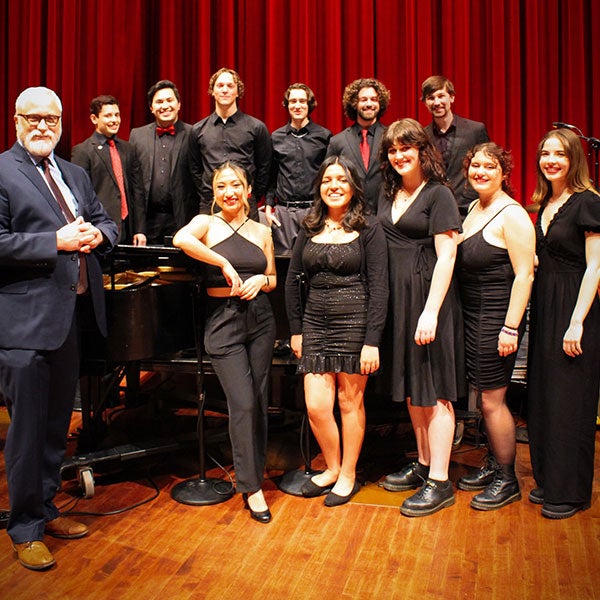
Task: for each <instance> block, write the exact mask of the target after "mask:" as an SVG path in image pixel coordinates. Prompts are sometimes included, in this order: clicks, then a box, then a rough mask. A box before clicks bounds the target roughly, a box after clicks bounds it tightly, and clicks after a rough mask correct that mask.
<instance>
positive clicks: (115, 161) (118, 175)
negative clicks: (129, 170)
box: [107, 140, 129, 220]
mask: <svg viewBox="0 0 600 600" xmlns="http://www.w3.org/2000/svg"><path fill="white" fill-rule="evenodd" d="M107 142H108V146H109V149H110V162H111V163H112V169H113V173H114V174H115V179H116V180H117V185H118V186H119V193H120V194H121V219H122V220H125V219H126V218H127V215H128V214H129V210H128V209H127V196H126V195H125V182H124V181H123V163H122V162H121V157H120V156H119V151H118V150H117V146H116V144H115V140H107Z"/></svg>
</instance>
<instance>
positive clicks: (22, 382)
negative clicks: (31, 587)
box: [0, 312, 79, 544]
mask: <svg viewBox="0 0 600 600" xmlns="http://www.w3.org/2000/svg"><path fill="white" fill-rule="evenodd" d="M76 321H77V319H76V316H75V312H74V314H73V322H72V324H71V329H70V331H69V334H68V335H67V338H66V339H65V341H64V343H63V344H62V346H61V347H60V348H58V349H57V350H52V351H38V350H20V349H0V389H1V390H2V394H3V395H4V398H5V400H6V405H7V407H8V412H9V415H10V425H9V428H8V434H7V437H6V447H5V449H4V457H5V462H6V475H7V480H8V498H9V503H10V517H9V520H8V527H7V531H8V534H9V536H10V537H11V539H12V541H13V542H14V543H16V544H20V543H23V542H29V541H35V540H41V539H42V538H43V536H44V527H45V523H46V521H51V520H52V519H55V518H56V517H58V515H59V512H58V509H57V508H56V506H55V505H54V501H53V500H54V496H55V495H56V492H57V491H58V489H59V488H60V466H61V464H62V460H63V457H64V455H65V450H66V438H67V433H68V431H69V424H70V421H71V413H72V410H73V401H74V398H75V390H76V386H77V380H78V377H79V349H78V346H79V344H78V335H77V322H76Z"/></svg>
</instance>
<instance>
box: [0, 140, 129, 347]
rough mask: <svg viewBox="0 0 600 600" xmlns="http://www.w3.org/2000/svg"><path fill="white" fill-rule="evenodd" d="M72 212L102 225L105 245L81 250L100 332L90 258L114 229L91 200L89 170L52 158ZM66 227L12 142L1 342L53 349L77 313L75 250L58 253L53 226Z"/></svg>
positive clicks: (3, 228) (4, 162) (0, 181)
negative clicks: (87, 251)
mask: <svg viewBox="0 0 600 600" xmlns="http://www.w3.org/2000/svg"><path fill="white" fill-rule="evenodd" d="M55 160H56V163H57V165H58V167H59V169H60V170H61V172H62V174H63V178H64V180H65V183H66V184H67V185H68V186H69V189H70V190H71V192H72V193H73V196H74V197H75V199H76V200H77V203H78V214H79V215H81V216H83V218H84V219H85V221H88V222H90V223H92V224H93V225H94V226H95V227H97V228H98V229H100V231H101V232H102V233H103V235H104V237H105V240H106V241H105V242H104V243H103V244H102V245H101V246H102V247H101V248H97V249H96V251H94V252H92V253H90V254H85V255H82V259H83V260H85V261H86V263H87V271H88V283H89V292H90V294H91V296H92V300H93V304H94V312H95V316H96V321H97V323H98V327H99V329H100V331H101V332H102V333H103V334H104V335H106V318H105V312H104V288H103V285H102V270H101V267H100V263H99V261H98V258H97V256H96V252H98V251H109V250H110V249H111V248H112V245H113V244H114V242H115V240H116V238H117V226H116V224H115V222H114V221H113V220H112V219H111V218H110V217H109V216H108V215H107V214H106V211H105V210H104V208H103V207H102V204H101V203H100V201H99V200H98V198H97V197H96V194H95V192H94V189H93V187H92V183H91V181H90V178H89V177H88V175H87V173H86V172H85V171H84V170H83V169H82V168H81V167H78V166H76V165H73V164H71V163H69V162H67V161H65V160H62V159H60V158H58V157H56V156H55ZM65 224H66V222H65V219H64V217H63V215H62V213H61V211H60V207H59V206H58V203H57V202H56V200H55V199H54V196H52V194H51V192H50V189H49V188H48V186H47V185H46V182H45V181H44V178H43V175H42V174H41V172H40V171H39V169H37V168H36V167H35V165H34V164H33V163H32V161H31V159H30V158H29V155H28V154H27V152H26V151H25V149H24V148H23V147H22V146H21V145H20V144H18V143H16V144H15V145H14V146H13V147H12V148H11V149H10V150H8V151H6V152H4V153H2V154H1V155H0V347H1V348H22V349H27V350H42V351H43V350H55V349H57V348H59V347H60V346H61V345H62V343H63V342H64V340H65V339H66V337H67V334H68V333H69V330H70V327H71V323H72V321H73V313H74V311H75V301H76V297H77V296H76V294H77V282H78V279H79V263H78V253H77V252H65V251H60V252H59V251H57V249H56V231H57V230H58V229H60V228H61V227H62V226H64V225H65Z"/></svg>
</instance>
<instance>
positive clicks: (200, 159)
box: [189, 110, 272, 206]
mask: <svg viewBox="0 0 600 600" xmlns="http://www.w3.org/2000/svg"><path fill="white" fill-rule="evenodd" d="M271 154H272V147H271V136H270V135H269V130H268V129H267V126H266V125H265V124H264V123H263V122H262V121H259V120H258V119H255V118H254V117H251V116H250V115H247V114H246V113H243V112H242V111H241V110H238V111H236V112H235V113H234V114H233V115H231V116H230V117H228V119H227V121H223V119H222V118H221V117H220V116H219V115H217V113H216V112H214V113H212V114H211V115H209V116H208V117H206V118H205V119H202V121H199V122H198V123H196V124H195V125H194V126H193V127H192V132H191V134H190V146H189V159H190V170H191V172H192V177H193V179H194V185H195V187H196V192H197V194H198V196H199V198H200V203H201V206H206V205H207V204H208V205H210V203H211V202H212V198H213V190H212V174H213V171H214V170H215V169H216V168H217V167H218V166H219V165H221V164H223V163H224V162H225V161H227V160H231V161H233V162H235V163H237V164H239V165H240V166H242V167H244V168H245V169H246V170H247V171H248V173H249V175H250V178H251V181H250V183H251V184H252V196H254V197H255V198H257V199H258V198H260V197H261V196H264V195H265V194H266V192H267V189H268V186H269V173H270V169H271Z"/></svg>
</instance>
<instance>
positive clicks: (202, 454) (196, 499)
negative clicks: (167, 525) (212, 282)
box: [171, 282, 235, 506]
mask: <svg viewBox="0 0 600 600" xmlns="http://www.w3.org/2000/svg"><path fill="white" fill-rule="evenodd" d="M201 290H202V286H201V284H200V283H199V282H197V283H196V284H195V286H194V293H193V296H192V306H193V315H194V342H195V344H196V358H197V366H196V390H197V392H198V421H197V424H196V432H197V434H198V446H199V459H200V460H199V462H200V472H199V475H198V477H194V478H191V479H187V480H185V481H182V482H181V483H178V484H177V485H176V486H174V487H173V489H172V490H171V498H173V500H176V501H177V502H180V503H182V504H192V505H194V506H207V505H210V504H219V503H221V502H225V501H227V500H229V499H230V498H231V497H232V496H233V494H234V493H235V488H234V486H233V484H232V483H229V482H227V481H224V480H223V479H217V478H213V477H209V478H207V477H206V449H205V447H204V446H205V436H204V405H205V403H206V394H205V391H204V368H203V366H202V354H203V353H202V328H201V327H200V324H201V323H202V311H201V308H200V306H201V301H200V295H201V293H202V291H201ZM218 486H221V488H223V491H220V490H219V488H218Z"/></svg>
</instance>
